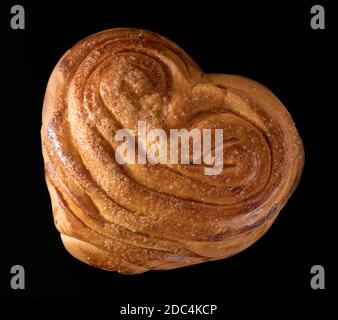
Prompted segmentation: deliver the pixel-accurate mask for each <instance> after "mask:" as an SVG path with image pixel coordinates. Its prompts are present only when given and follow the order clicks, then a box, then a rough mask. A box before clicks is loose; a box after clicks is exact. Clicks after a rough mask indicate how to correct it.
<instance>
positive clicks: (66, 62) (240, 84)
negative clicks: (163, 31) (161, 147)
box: [41, 29, 304, 274]
mask: <svg viewBox="0 0 338 320" xmlns="http://www.w3.org/2000/svg"><path fill="white" fill-rule="evenodd" d="M210 55H212V52H211V53H210ZM138 120H144V121H147V123H148V125H149V126H150V127H151V128H163V129H164V130H165V131H166V132H168V130H169V129H170V128H187V129H189V130H190V129H192V128H199V129H203V128H208V129H215V128H221V129H223V132H224V169H223V171H222V173H221V174H220V175H214V176H208V175H205V174H204V167H203V165H195V164H194V165H170V164H168V165H163V164H161V165H149V164H146V165H143V164H132V165H123V166H121V165H118V164H117V163H116V161H115V156H114V150H115V148H116V142H115V141H114V139H113V136H114V134H115V133H116V131H117V130H118V129H120V128H128V129H133V130H136V127H137V121H138ZM41 137H42V149H43V156H44V161H45V172H46V180H47V185H48V189H49V192H50V196H51V200H52V207H53V213H54V221H55V225H56V227H57V229H58V230H59V232H60V233H61V238H62V241H63V243H64V245H65V247H66V249H67V250H68V251H69V252H70V253H71V254H72V255H73V256H74V257H76V258H78V259H80V260H81V261H83V262H86V263H88V264H91V265H93V266H97V267H99V268H102V269H107V270H110V271H118V272H120V273H128V274H135V273H141V272H145V271H148V270H152V269H173V268H178V267H183V266H187V265H192V264H196V263H200V262H203V261H208V260H217V259H223V258H226V257H229V256H231V255H234V254H236V253H238V252H240V251H242V250H244V249H245V248H247V247H248V246H250V245H251V244H253V243H254V242H255V241H256V240H257V239H258V238H259V237H261V236H262V235H263V234H264V233H265V232H266V231H267V230H268V229H269V227H270V226H271V224H272V223H273V221H274V220H275V219H276V217H277V215H278V213H279V211H280V210H281V208H282V207H283V206H284V205H285V203H286V202H287V200H288V198H289V197H290V195H291V194H292V192H293V191H294V189H295V187H296V185H297V183H298V181H299V178H300V174H301V171H302V167H303V161H304V154H303V146H302V142H301V140H300V138H299V135H298V133H297V130H296V128H295V125H294V123H293V121H292V119H291V116H290V115H289V113H288V112H287V110H286V109H285V108H284V106H283V105H282V103H281V102H280V101H279V100H278V99H277V98H276V97H275V96H274V95H273V93H271V92H270V91H269V90H268V89H267V88H265V87H264V86H262V85H261V84H259V83H257V82H254V81H252V80H249V79H247V78H243V77H240V76H233V75H224V74H203V72H202V71H201V70H200V69H199V67H198V66H197V65H196V63H195V62H194V61H193V60H192V59H191V58H190V57H189V56H188V55H187V54H186V53H185V52H184V51H183V50H182V49H181V48H179V47H178V46H177V45H176V44H174V43H173V42H171V41H169V40H168V39H166V38H164V37H161V36H159V35H157V34H155V33H152V32H148V31H144V30H138V29H112V30H106V31H103V32H100V33H98V34H95V35H93V36H90V37H88V38H86V39H84V40H82V41H80V42H79V43H77V44H76V45H75V46H74V47H73V48H72V49H70V50H69V51H67V52H66V53H65V55H64V56H63V57H62V58H61V60H60V61H59V62H58V64H57V65H56V67H55V69H54V71H53V73H52V75H51V77H50V79H49V83H48V87H47V90H46V95H45V100H44V107H43V115H42V129H41Z"/></svg>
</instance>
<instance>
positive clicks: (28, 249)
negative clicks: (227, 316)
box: [0, 1, 338, 312]
mask: <svg viewBox="0 0 338 320" xmlns="http://www.w3.org/2000/svg"><path fill="white" fill-rule="evenodd" d="M39 3H40V2H39ZM39 3H38V4H35V5H34V4H33V3H32V2H26V1H21V2H20V1H19V2H18V4H23V5H24V7H25V10H26V29H25V30H12V29H11V28H10V24H9V21H10V18H11V15H10V7H11V6H12V5H14V4H17V3H14V2H13V3H9V4H7V5H5V4H2V5H1V6H2V9H1V30H2V40H1V43H2V48H1V54H2V56H3V58H2V61H1V73H2V74H1V78H2V79H1V89H2V92H1V115H2V119H1V120H2V121H1V124H2V126H1V130H3V133H2V135H1V137H2V139H1V142H2V146H1V149H0V150H1V158H2V160H3V161H4V164H3V165H2V167H1V172H2V183H1V186H2V188H3V191H2V192H1V194H2V197H3V199H2V200H1V203H2V206H1V236H2V237H4V239H3V240H2V242H1V244H2V247H1V251H2V253H1V258H0V260H1V274H0V278H1V285H2V286H1V297H5V298H7V299H13V300H16V299H33V300H34V299H109V300H111V301H114V303H112V305H114V306H115V307H116V310H115V311H114V312H118V308H119V306H121V305H122V304H126V303H136V304H139V305H140V304H145V303H147V304H148V305H151V304H155V303H218V304H219V307H220V308H221V309H222V310H223V311H224V309H225V308H226V306H227V304H228V303H229V301H230V300H231V299H238V298H241V299H244V298H248V299H251V300H252V299H282V298H296V299H302V298H305V299H327V298H330V299H333V298H337V297H338V283H337V276H336V273H337V272H338V265H337V262H336V261H335V258H336V256H337V238H336V234H337V231H336V228H337V225H336V224H335V219H336V215H337V212H336V204H335V200H336V196H335V193H336V187H335V184H334V183H332V181H335V175H336V172H334V168H335V167H336V164H335V158H334V155H335V153H334V151H335V150H334V149H335V148H336V146H337V143H336V141H335V139H334V138H335V129H336V120H335V110H334V109H335V108H337V106H336V105H335V101H336V99H335V97H334V96H335V94H336V91H337V88H336V85H337V81H335V80H334V76H332V74H334V72H333V69H334V68H335V67H336V57H337V52H336V49H334V38H337V34H335V31H334V29H335V28H336V25H335V21H334V20H337V19H336V17H335V14H334V10H333V8H332V2H331V3H328V2H323V1H318V3H317V2H316V3H312V2H311V1H310V2H307V3H301V2H298V1H297V4H296V2H294V3H292V2H290V3H287V2H285V1H283V2H282V1H280V2H277V1H271V2H270V4H268V3H260V2H256V3H253V1H252V2H247V3H245V2H244V3H239V2H236V4H235V3H234V2H233V1H231V2H230V1H222V2H215V1H207V2H203V4H197V2H196V3H194V2H189V4H188V3H186V4H185V2H183V1H179V2H174V1H170V2H165V1H157V2H146V1H142V2H141V1H137V2H136V1H135V3H132V2H130V1H128V2H127V1H125V4H123V2H120V3H119V4H117V3H116V2H115V1H107V2H99V1H94V2H93V1H92V2H91V3H90V4H88V5H87V4H86V2H79V3H78V4H76V3H74V2H73V3H72V5H71V3H70V1H68V2H64V3H62V2H60V1H57V2H54V3H53V2H48V3H46V4H43V2H41V4H39ZM314 4H322V5H323V6H324V7H325V9H326V29H325V30H312V29H311V28H310V19H311V14H310V8H311V6H312V5H314ZM114 27H136V28H144V29H149V30H151V31H155V32H158V33H160V34H162V35H164V36H166V37H168V38H169V39H171V40H173V41H174V42H176V43H177V44H178V45H180V46H181V47H182V48H183V49H184V50H185V51H186V52H187V53H188V54H189V55H190V56H191V57H192V58H193V59H194V60H195V61H196V62H197V63H198V64H199V65H200V66H201V68H202V69H203V70H204V71H205V72H209V73H212V72H219V73H233V74H240V75H243V76H247V77H249V78H252V79H255V80H257V81H259V82H261V83H263V84H265V85H266V86H267V87H269V88H270V89H271V90H272V91H273V92H274V93H275V94H276V95H277V97H279V98H280V100H281V101H282V102H283V103H284V104H285V105H286V107H287V108H288V110H289V112H290V113H291V115H292V117H293V119H294V120H295V122H296V125H297V128H298V130H299V133H300V135H301V137H302V139H303V143H304V147H305V154H306V161H305V169H304V173H303V177H302V179H301V182H300V185H299V187H298V189H297V190H296V192H295V194H294V195H293V196H292V198H291V199H290V200H289V202H288V204H287V206H286V207H285V208H284V209H283V210H282V212H281V214H280V216H279V217H278V219H277V220H276V222H275V223H274V224H273V226H272V227H271V229H270V230H269V232H268V233H267V234H266V235H265V236H264V237H263V238H262V239H261V240H259V241H258V242H257V243H256V244H254V245H253V246H252V247H250V248H249V249H247V250H245V251H244V252H242V253H240V254H238V255H236V256H234V257H232V258H229V259H226V260H222V261H216V262H208V263H204V264H201V265H196V266H192V267H187V268H181V269H176V270H172V271H161V272H159V271H151V272H147V273H145V274H141V275H136V276H124V275H119V274H117V273H109V272H106V271H102V270H98V269H95V268H93V267H90V266H87V265H85V264H83V263H81V262H79V261H77V260H76V259H74V258H72V257H71V256H70V255H69V254H68V253H67V252H66V250H65V249H64V248H63V246H62V243H61V240H60V237H59V233H58V232H57V231H56V229H55V227H54V225H53V219H52V211H51V206H50V200H49V195H48V192H47V188H46V185H45V181H44V172H43V159H42V155H41V146H40V126H41V110H42V102H43V96H44V91H45V88H46V84H47V81H48V78H49V75H50V73H51V71H52V69H53V67H54V65H55V64H56V63H57V61H58V59H59V58H60V57H61V56H62V54H63V53H64V52H65V51H66V50H67V49H68V48H70V47H71V46H72V45H73V44H75V43H76V42H77V41H79V40H80V39H82V38H84V37H86V36H88V35H90V34H93V33H95V32H98V31H101V30H104V29H109V28H114ZM14 264H21V265H23V266H24V267H25V270H26V289H25V290H16V291H15V290H12V289H11V288H10V277H11V275H10V267H11V266H12V265H14ZM315 264H320V265H323V266H324V267H325V271H326V289H325V290H312V289H311V287H310V279H311V274H310V268H311V266H312V265H315ZM221 312H222V311H221Z"/></svg>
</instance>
